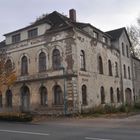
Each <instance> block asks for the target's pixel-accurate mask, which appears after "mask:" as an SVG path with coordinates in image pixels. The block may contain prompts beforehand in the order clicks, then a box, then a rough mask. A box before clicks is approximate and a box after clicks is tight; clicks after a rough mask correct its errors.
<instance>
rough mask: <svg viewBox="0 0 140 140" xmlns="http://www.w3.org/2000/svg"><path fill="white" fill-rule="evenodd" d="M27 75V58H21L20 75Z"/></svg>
mask: <svg viewBox="0 0 140 140" xmlns="http://www.w3.org/2000/svg"><path fill="white" fill-rule="evenodd" d="M26 74H28V61H27V57H26V56H23V57H22V59H21V75H26Z"/></svg>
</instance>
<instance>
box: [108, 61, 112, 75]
mask: <svg viewBox="0 0 140 140" xmlns="http://www.w3.org/2000/svg"><path fill="white" fill-rule="evenodd" d="M108 73H109V76H112V65H111V61H110V60H108Z"/></svg>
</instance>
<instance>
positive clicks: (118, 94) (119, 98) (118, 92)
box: [117, 88, 121, 103]
mask: <svg viewBox="0 0 140 140" xmlns="http://www.w3.org/2000/svg"><path fill="white" fill-rule="evenodd" d="M120 101H121V96H120V91H119V88H117V102H118V103H120Z"/></svg>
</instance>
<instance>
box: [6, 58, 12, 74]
mask: <svg viewBox="0 0 140 140" xmlns="http://www.w3.org/2000/svg"><path fill="white" fill-rule="evenodd" d="M5 69H6V72H11V71H12V69H13V66H12V62H11V60H10V59H8V60H7V61H6V64H5Z"/></svg>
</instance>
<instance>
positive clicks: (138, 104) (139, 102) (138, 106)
mask: <svg viewBox="0 0 140 140" xmlns="http://www.w3.org/2000/svg"><path fill="white" fill-rule="evenodd" d="M134 107H135V108H136V109H140V101H138V102H136V103H135V104H134Z"/></svg>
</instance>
